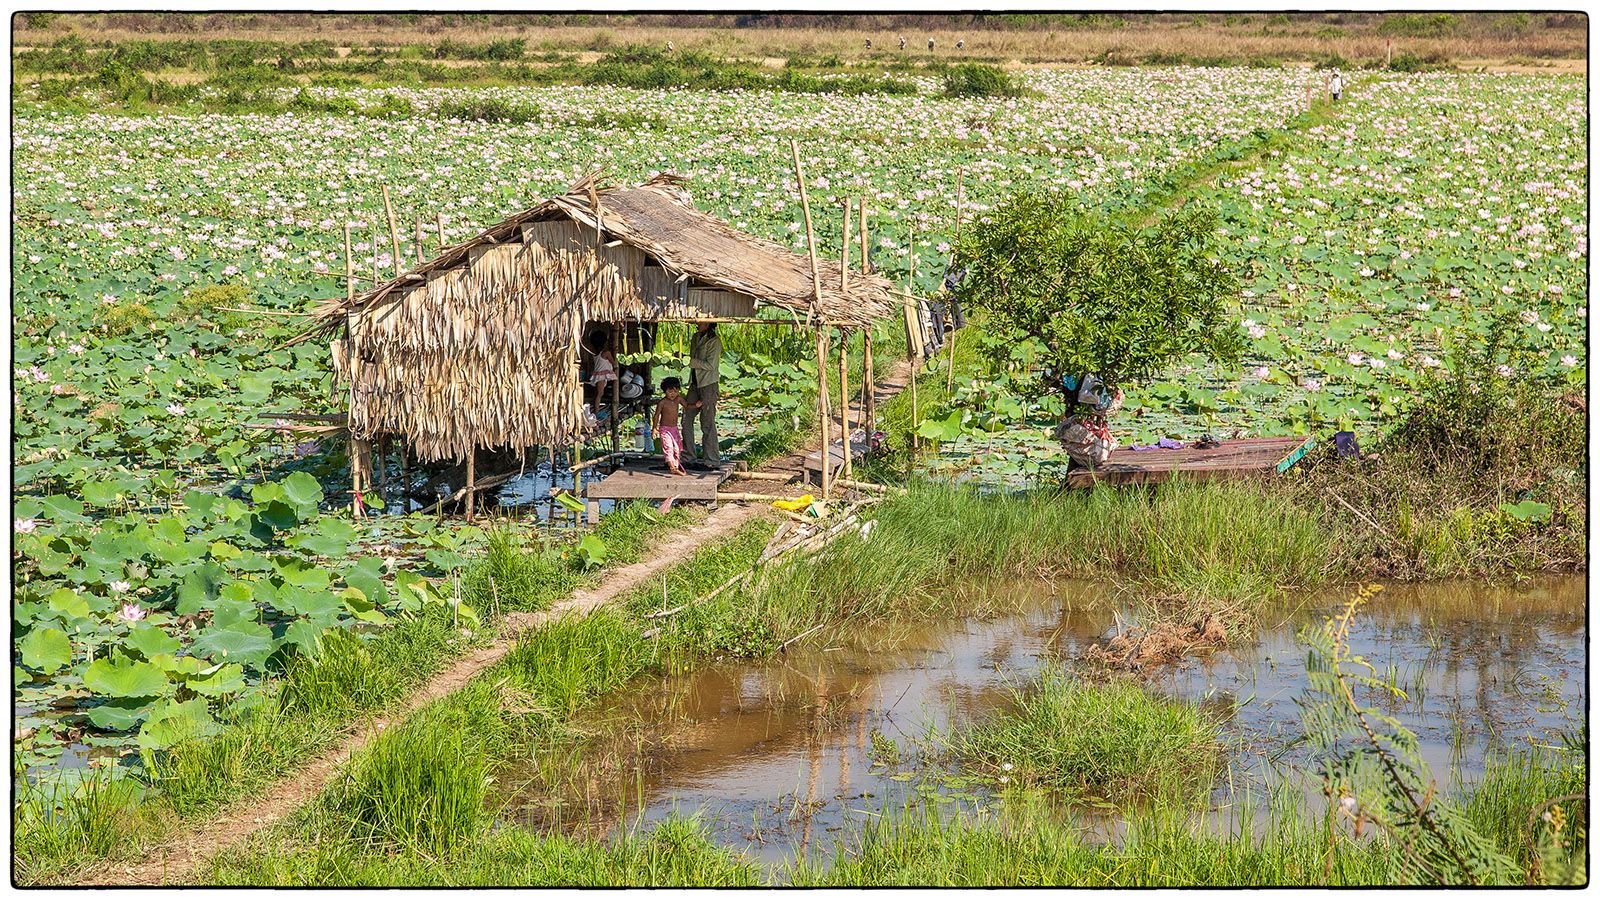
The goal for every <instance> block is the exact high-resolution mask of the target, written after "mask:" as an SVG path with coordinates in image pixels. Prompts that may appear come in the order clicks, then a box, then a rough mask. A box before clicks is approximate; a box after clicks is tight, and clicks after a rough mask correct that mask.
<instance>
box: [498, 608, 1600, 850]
mask: <svg viewBox="0 0 1600 900" xmlns="http://www.w3.org/2000/svg"><path fill="white" fill-rule="evenodd" d="M1107 590H1108V589H1107V588H1106V587H1105V586H1103V585H1097V584H1085V583H1060V584H1042V583H1034V584H1028V585H1022V586H1018V585H1007V586H1005V587H1004V588H1003V589H1002V592H1003V595H1004V596H1005V597H1007V598H1008V599H1009V601H1010V602H1012V603H1014V604H1015V606H1014V609H1015V610H1016V611H1015V612H1012V613H1008V614H1005V615H1002V616H1000V617H998V618H995V619H992V620H989V621H966V622H956V623H948V622H947V623H940V624H937V625H929V626H922V627H918V626H910V627H906V628H904V629H903V630H901V631H900V632H899V633H896V634H894V635H886V636H883V638H881V639H880V640H879V641H878V642H876V643H877V646H874V647H872V648H870V649H862V648H850V647H821V648H812V649H811V650H809V651H806V652H804V653H792V654H791V655H790V656H789V657H787V658H780V659H777V660H775V661H772V662H768V663H761V664H717V665H712V666H709V667H706V668H704V669H701V670H698V671H695V672H693V673H690V674H686V675H682V676H677V677H672V678H665V679H653V680H647V681H644V682H641V683H640V684H638V685H636V686H633V687H631V688H630V689H628V690H625V691H623V692H620V695H619V696H618V697H617V698H615V699H614V700H613V701H612V702H611V703H609V704H608V705H606V706H605V707H603V708H602V709H600V710H598V711H597V712H595V713H594V714H592V715H590V716H586V717H584V719H582V720H581V721H580V722H579V723H578V727H579V728H581V729H586V730H587V731H589V732H590V733H592V734H595V735H603V736H604V737H596V738H594V739H593V740H592V744H593V746H592V747H590V748H589V749H588V750H587V751H586V752H585V753H584V754H583V755H582V760H583V762H581V763H575V762H573V761H572V760H574V759H575V758H576V757H575V756H574V755H573V754H570V753H569V754H560V753H542V754H536V760H534V761H528V762H527V763H525V764H523V765H519V766H516V767H513V768H512V769H511V770H509V771H508V772H506V773H505V774H504V776H503V780H504V781H506V782H508V783H511V784H512V785H514V787H515V789H514V791H513V797H512V799H513V803H512V807H511V810H512V812H511V816H512V818H515V819H517V820H520V821H522V822H525V823H530V824H539V825H544V826H552V827H563V828H568V829H573V830H581V831H586V832H590V833H596V834H599V833H605V832H608V831H611V830H612V829H614V828H616V827H617V826H618V825H620V824H626V825H629V826H631V825H633V824H636V823H638V822H641V821H642V822H643V823H645V824H646V825H647V826H648V825H649V824H650V823H653V822H655V821H658V820H660V819H662V818H664V817H666V816H667V815H669V814H672V813H674V812H676V813H679V814H687V813H694V812H698V813H701V814H702V815H703V816H705V817H706V818H707V819H708V820H710V822H711V824H712V828H713V832H714V834H715V836H716V837H717V839H718V840H720V841H722V842H723V843H726V844H728V845H730V846H732V847H734V848H735V849H745V850H749V851H750V852H752V853H753V854H755V855H757V856H760V857H762V858H764V859H766V860H767V861H769V862H779V861H782V860H785V859H788V858H790V857H791V856H793V855H794V854H796V853H800V854H805V853H817V852H819V851H820V852H823V853H828V852H831V850H832V846H833V841H834V840H835V839H836V837H837V836H839V835H840V834H841V833H843V832H845V831H846V830H847V829H848V828H849V826H851V825H852V824H853V823H855V822H858V821H859V820H861V819H862V818H864V817H870V816H872V815H875V814H877V813H878V812H880V811H881V810H882V809H883V808H884V807H885V806H886V805H887V806H896V805H898V804H899V803H901V802H902V801H904V800H906V799H909V798H911V797H913V796H914V795H915V794H916V793H917V792H919V791H929V790H932V788H931V787H929V786H927V785H924V784H922V782H921V781H920V780H919V779H918V778H917V777H916V776H915V774H914V770H915V768H916V765H915V763H916V760H915V759H913V758H911V753H912V751H913V749H914V747H915V746H917V745H919V744H923V745H926V743H927V740H928V738H929V736H930V734H934V733H936V732H938V731H939V730H940V729H943V728H946V727H947V726H949V725H950V724H952V723H960V722H963V721H967V720H970V719H972V718H973V717H977V716H982V715H984V714H986V713H988V712H990V711H991V710H993V709H994V708H995V707H996V706H997V705H999V704H1002V703H1004V702H1005V700H1006V698H1007V696H1008V694H1009V689H1010V688H1011V687H1013V686H1015V685H1019V684H1022V683H1025V682H1026V681H1027V680H1028V679H1029V678H1030V677H1031V676H1032V674H1033V673H1034V672H1035V671H1037V669H1038V668H1039V666H1040V665H1041V663H1042V662H1043V661H1044V660H1045V659H1047V658H1049V657H1051V656H1054V655H1060V656H1062V657H1064V658H1066V659H1073V658H1076V656H1077V655H1078V654H1079V653H1080V652H1081V651H1082V650H1083V649H1084V648H1085V647H1086V646H1087V645H1088V644H1089V643H1090V642H1092V641H1094V640H1097V639H1100V638H1102V637H1104V636H1105V635H1106V634H1107V633H1108V631H1109V630H1110V629H1111V627H1112V621H1113V614H1112V611H1113V610H1114V609H1117V603H1116V598H1114V597H1111V596H1109V595H1108V594H1107ZM1584 590H1585V588H1584V582H1583V580H1582V579H1581V578H1555V579H1547V580H1542V581H1538V582H1534V583H1532V584H1530V585H1527V586H1524V587H1520V588H1506V587H1493V586H1486V585H1478V584H1469V583H1439V584H1431V585H1425V586H1391V587H1390V588H1389V589H1387V590H1385V591H1384V592H1383V593H1381V594H1380V595H1379V596H1378V597H1377V598H1376V600H1375V601H1374V602H1373V603H1372V604H1370V605H1369V606H1368V607H1367V608H1366V609H1364V610H1363V612H1362V613H1361V615H1360V616H1359V618H1358V621H1357V623H1356V626H1355V628H1354V630H1353V632H1352V647H1353V650H1354V652H1356V653H1359V654H1361V655H1363V656H1365V657H1366V658H1367V659H1368V660H1369V661H1370V662H1371V663H1372V664H1373V665H1374V666H1376V667H1377V669H1378V671H1379V672H1380V674H1384V673H1387V674H1389V675H1391V676H1392V677H1394V678H1395V680H1396V681H1397V682H1399V683H1400V685H1401V687H1402V688H1403V689H1404V691H1405V696H1404V698H1401V699H1398V700H1394V701H1386V711H1387V712H1389V713H1390V714H1392V715H1394V716H1396V717H1397V718H1398V719H1399V720H1400V721H1401V722H1402V723H1404V724H1405V725H1406V726H1407V727H1408V728H1411V729H1413V730H1414V731H1415V732H1416V733H1417V735H1418V739H1419V742H1420V745H1421V749H1422V755H1423V757H1424V759H1426V760H1427V761H1428V763H1429V764H1430V765H1431V766H1432V767H1433V769H1434V772H1435V775H1436V776H1437V777H1438V778H1439V780H1440V781H1441V784H1442V785H1443V786H1446V787H1447V786H1448V785H1449V784H1450V783H1452V781H1453V780H1454V779H1456V778H1461V777H1466V778H1471V777H1473V776H1475V775H1476V774H1478V773H1479V772H1481V770H1482V766H1483V763H1484V760H1485V758H1486V756H1487V755H1488V754H1489V753H1490V752H1491V751H1493V750H1496V749H1500V748H1505V747H1510V746H1521V745H1525V744H1526V743H1527V742H1528V741H1539V742H1552V741H1554V740H1555V735H1556V734H1557V733H1558V732H1559V731H1561V730H1562V729H1564V728H1567V727H1570V726H1572V725H1573V724H1574V723H1575V722H1578V721H1581V716H1582V714H1583V710H1584V708H1585V699H1586V697H1585V694H1584V691H1585V685H1584V678H1583V669H1584V663H1585V643H1586V640H1587V626H1586V620H1585V609H1584ZM1342 596H1343V594H1342V592H1341V591H1331V592H1328V593H1327V595H1326V596H1322V597H1315V598H1307V599H1304V600H1301V601H1299V602H1296V603H1292V604H1287V605H1286V606H1285V607H1284V608H1283V609H1280V610H1277V611H1275V612H1274V613H1273V614H1271V615H1269V616H1268V617H1267V619H1266V621H1265V622H1264V623H1263V624H1262V626H1261V627H1260V629H1259V630H1258V633H1257V634H1256V635H1254V636H1253V637H1252V639H1251V640H1249V641H1246V642H1241V643H1239V644H1237V645H1235V646H1231V647H1228V648H1225V649H1223V650H1220V651H1218V652H1215V653H1212V654H1210V655H1207V656H1204V657H1198V658H1191V659H1188V660H1186V661H1184V662H1183V663H1182V664H1180V665H1178V666H1177V667H1175V668H1171V669H1166V670H1161V671H1158V672H1156V673H1153V677H1152V679H1151V686H1152V687H1153V688H1154V689H1155V690H1159V691H1163V692H1166V693H1168V694H1171V695H1173V696H1177V697H1183V698H1187V699H1192V700H1196V701H1199V702H1201V703H1203V704H1204V705H1205V706H1206V707H1207V708H1208V709H1210V710H1212V711H1214V712H1215V713H1216V714H1217V715H1218V716H1220V717H1222V718H1223V719H1224V720H1225V722H1226V723H1227V731H1228V733H1229V735H1230V741H1231V744H1230V746H1231V747H1232V748H1233V752H1232V753H1231V758H1230V769H1229V771H1228V772H1227V773H1226V774H1225V776H1224V777H1222V778H1220V779H1219V783H1220V784H1222V785H1224V787H1223V788H1222V789H1220V790H1219V796H1218V798H1217V800H1218V804H1219V806H1224V807H1225V806H1227V805H1228V804H1229V803H1230V802H1231V799H1232V798H1231V797H1230V796H1227V795H1226V793H1227V791H1229V790H1232V791H1248V792H1249V793H1250V794H1251V795H1252V796H1256V797H1263V798H1264V797H1266V796H1267V795H1268V793H1269V789H1270V788H1271V787H1272V786H1273V785H1274V784H1275V783H1276V781H1277V779H1278V778H1280V777H1281V774H1280V775H1273V774H1271V773H1273V772H1274V771H1276V772H1279V773H1281V772H1282V771H1285V770H1286V768H1287V767H1289V766H1292V765H1293V764H1295V763H1298V762H1301V761H1303V759H1304V754H1305V752H1306V751H1305V749H1304V747H1303V746H1301V745H1299V744H1298V743H1297V741H1296V739H1297V738H1298V736H1299V735H1300V733H1301V730H1300V725H1299V720H1298V708H1297V706H1296V705H1295V702H1294V701H1295V699H1296V698H1297V697H1299V696H1300V695H1301V694H1302V692H1303V691H1304V690H1305V687H1306V681H1305V671H1304V651H1303V650H1302V649H1301V648H1300V646H1299V645H1298V644H1297V643H1296V640H1295V635H1296V633H1297V632H1298V631H1299V629H1300V628H1302V627H1304V626H1306V625H1311V624H1315V623H1317V622H1318V621H1320V619H1321V618H1322V617H1324V616H1326V615H1328V614H1330V613H1332V612H1333V611H1335V610H1336V609H1337V607H1338V605H1339V603H1340V601H1341V598H1342ZM1120 612H1121V614H1122V615H1123V616H1124V618H1126V617H1127V613H1126V611H1125V610H1123V611H1120ZM1366 699H1369V700H1375V699H1377V698H1376V697H1370V698H1366ZM617 723H630V724H629V725H628V726H627V727H618V725H617ZM553 757H564V758H565V759H566V760H567V761H566V762H564V763H562V762H552V761H551V759H552V758H553ZM897 757H898V759H897ZM945 793H946V794H950V793H952V792H951V791H949V790H948V788H946V789H945ZM954 793H955V794H956V795H957V796H953V797H947V798H946V800H947V802H949V803H950V804H951V805H952V806H961V805H963V804H964V803H970V802H972V800H971V798H963V797H962V796H959V795H960V791H959V790H958V791H955V792H954Z"/></svg>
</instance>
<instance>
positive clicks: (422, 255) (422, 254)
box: [417, 214, 428, 265]
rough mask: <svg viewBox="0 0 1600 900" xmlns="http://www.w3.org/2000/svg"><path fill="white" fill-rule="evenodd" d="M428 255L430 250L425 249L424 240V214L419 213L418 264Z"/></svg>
mask: <svg viewBox="0 0 1600 900" xmlns="http://www.w3.org/2000/svg"><path fill="white" fill-rule="evenodd" d="M427 255H428V251H427V250H426V249H425V247H424V245H423V242H422V216H421V215H420V214H419V215H418V216H417V264H418V265H421V264H422V260H423V259H424V258H425V257H426V256H427Z"/></svg>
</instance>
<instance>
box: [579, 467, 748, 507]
mask: <svg viewBox="0 0 1600 900" xmlns="http://www.w3.org/2000/svg"><path fill="white" fill-rule="evenodd" d="M735 471H736V467H735V466H734V464H733V463H732V462H724V463H723V464H722V465H721V466H719V467H717V468H715V469H708V470H697V469H693V468H690V469H689V470H688V472H689V474H687V475H674V474H672V473H671V472H669V471H667V464H666V463H664V462H662V461H661V458H660V457H645V458H643V459H630V460H628V461H627V462H625V463H623V465H622V467H621V468H619V469H617V470H616V471H615V472H612V473H611V474H609V475H607V476H606V477H604V478H602V479H600V480H599V481H594V482H591V483H589V484H587V485H585V486H584V489H583V495H584V497H585V498H587V499H589V500H635V499H648V500H665V499H667V498H668V497H677V498H678V499H679V500H715V499H717V486H718V485H720V484H722V483H723V482H724V481H727V480H728V479H729V478H731V477H732V476H733V473H734V472H735Z"/></svg>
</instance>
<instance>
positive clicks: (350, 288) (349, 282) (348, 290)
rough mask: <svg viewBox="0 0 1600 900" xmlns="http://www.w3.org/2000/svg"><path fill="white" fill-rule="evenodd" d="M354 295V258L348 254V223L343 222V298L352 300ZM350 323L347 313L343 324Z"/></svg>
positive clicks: (347, 324)
mask: <svg viewBox="0 0 1600 900" xmlns="http://www.w3.org/2000/svg"><path fill="white" fill-rule="evenodd" d="M355 296H356V260H355V257H353V256H351V255H350V223H349V222H346V223H344V298H345V299H346V300H354V299H355ZM349 324H350V319H349V315H348V314H346V316H345V325H346V327H348V326H349Z"/></svg>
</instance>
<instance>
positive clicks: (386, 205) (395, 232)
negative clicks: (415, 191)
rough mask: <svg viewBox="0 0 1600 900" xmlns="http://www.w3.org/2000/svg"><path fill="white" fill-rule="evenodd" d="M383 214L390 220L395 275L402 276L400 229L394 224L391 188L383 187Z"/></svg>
mask: <svg viewBox="0 0 1600 900" xmlns="http://www.w3.org/2000/svg"><path fill="white" fill-rule="evenodd" d="M383 214H384V216H385V217H386V218H387V219H388V220H389V245H390V247H391V252H393V253H394V260H393V262H394V274H395V277H397V278H398V277H399V276H400V272H401V271H402V270H401V268H400V227H399V226H398V225H396V224H395V223H394V206H393V204H391V203H390V202H389V186H388V185H384V186H383Z"/></svg>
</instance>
